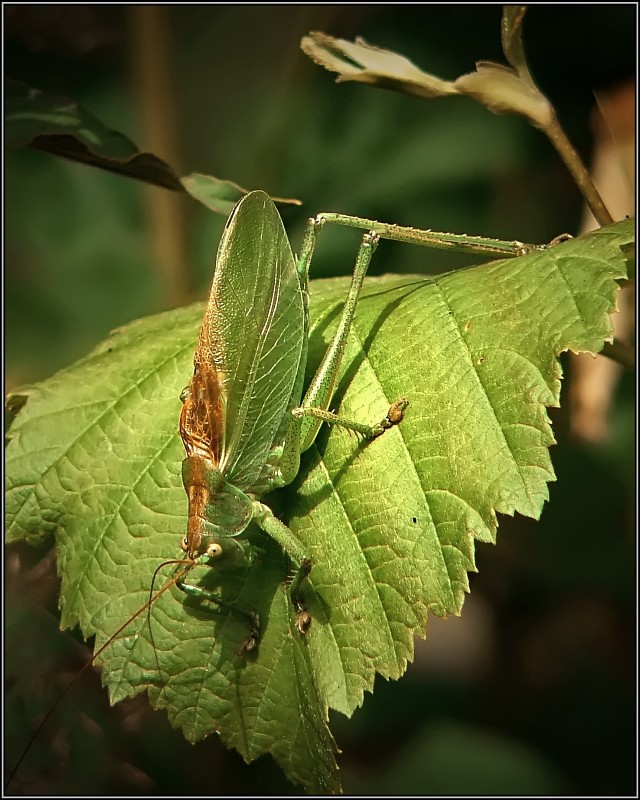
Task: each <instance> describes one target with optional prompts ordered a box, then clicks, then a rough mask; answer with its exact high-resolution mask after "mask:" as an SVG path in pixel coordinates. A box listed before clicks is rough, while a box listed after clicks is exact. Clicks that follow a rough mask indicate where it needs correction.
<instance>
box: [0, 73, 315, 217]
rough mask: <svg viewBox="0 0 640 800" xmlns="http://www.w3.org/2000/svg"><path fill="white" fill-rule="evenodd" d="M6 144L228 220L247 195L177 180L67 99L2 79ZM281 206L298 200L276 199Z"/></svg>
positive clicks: (225, 185) (200, 178)
mask: <svg viewBox="0 0 640 800" xmlns="http://www.w3.org/2000/svg"><path fill="white" fill-rule="evenodd" d="M4 130H5V142H6V143H7V144H8V145H10V146H11V147H31V148H34V149H36V150H44V151H46V152H48V153H52V154H53V155H57V156H61V157H62V158H68V159H70V160H71V161H79V162H80V163H82V164H88V165H89V166H92V167H98V168H99V169H104V170H107V171H108V172H115V173H117V174H118V175H123V176H124V177H126V178H134V179H135V180H139V181H144V182H145V183H150V184H152V185H154V186H161V187H162V188H164V189H171V190H172V191H174V192H187V193H188V194H190V195H191V196H192V197H194V198H195V199H196V200H199V201H200V202H201V203H203V204H204V205H205V206H207V208H209V209H211V210H212V211H215V212H216V213H218V214H224V216H228V215H229V214H230V213H231V209H232V208H233V206H234V205H235V203H236V202H237V201H238V200H239V199H240V198H241V197H242V196H243V195H245V194H247V192H248V191H249V190H248V189H243V188H242V186H238V184H237V183H233V181H226V180H222V179H221V178H216V177H214V176H213V175H203V174H198V173H194V174H193V175H187V176H186V177H184V178H180V177H179V176H178V175H177V173H176V172H175V170H174V169H173V168H172V167H171V166H169V164H167V163H166V162H165V161H163V160H162V159H161V158H158V156H156V155H154V154H153V153H145V152H141V151H140V150H138V148H137V147H136V145H135V144H134V143H133V142H132V141H131V140H130V139H129V138H127V137H126V136H125V135H124V134H122V133H120V132H118V131H114V130H111V129H110V128H108V127H106V126H105V125H103V123H102V122H101V121H100V120H99V119H97V118H96V117H94V116H93V114H91V113H90V112H89V111H87V110H86V109H85V108H83V107H82V106H80V105H78V104H77V103H75V102H74V101H72V100H69V99H68V98H66V97H61V96H58V95H54V94H51V93H49V92H43V91H40V89H34V88H32V87H30V86H26V85H25V84H24V83H20V82H19V81H14V80H10V79H6V80H5V128H4ZM274 202H276V203H278V204H280V205H291V204H293V205H300V201H299V200H293V199H283V198H274Z"/></svg>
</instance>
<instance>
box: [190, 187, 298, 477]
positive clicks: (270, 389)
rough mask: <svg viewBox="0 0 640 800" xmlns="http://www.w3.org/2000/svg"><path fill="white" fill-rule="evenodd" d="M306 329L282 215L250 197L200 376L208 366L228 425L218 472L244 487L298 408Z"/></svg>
mask: <svg viewBox="0 0 640 800" xmlns="http://www.w3.org/2000/svg"><path fill="white" fill-rule="evenodd" d="M304 324H305V322H304V306H303V294H302V287H301V286H300V280H299V278H298V274H297V270H296V264H295V261H294V258H293V254H292V252H291V246H290V245H289V240H288V238H287V234H286V232H285V229H284V226H283V224H282V220H281V219H280V215H279V213H278V211H277V209H276V207H275V205H274V204H273V201H272V200H271V198H270V197H269V196H268V195H267V194H265V193H264V192H259V191H257V192H251V193H250V194H248V195H246V196H245V197H244V198H243V199H242V200H241V201H240V202H239V203H238V204H237V205H236V207H235V209H234V211H233V212H232V214H231V216H230V218H229V220H228V222H227V225H226V228H225V230H224V233H223V235H222V239H221V241H220V247H219V249H218V256H217V259H216V268H215V273H214V277H213V283H212V286H211V293H210V296H209V302H208V305H207V309H206V312H205V316H204V320H203V323H202V328H201V330H200V337H199V340H198V347H197V350H196V358H195V363H196V372H197V371H198V364H201V365H203V367H202V368H203V370H208V371H209V373H210V374H212V375H215V380H211V381H209V382H208V384H207V385H210V386H211V387H212V392H213V394H215V396H212V397H211V398H210V401H211V408H214V409H219V410H220V413H221V419H222V429H221V447H220V448H219V452H220V459H219V465H220V466H219V468H220V470H221V472H222V473H223V474H224V475H225V476H226V477H227V479H228V480H229V481H231V482H232V483H233V485H234V486H236V487H238V488H240V489H243V488H244V489H249V488H251V486H252V485H253V484H254V483H255V482H256V480H257V478H258V477H259V475H260V473H261V470H262V467H263V466H264V464H265V462H266V460H267V457H268V455H269V451H270V449H271V446H272V445H273V443H274V439H275V438H276V435H277V433H278V431H279V430H280V429H281V424H282V421H283V418H284V416H285V415H286V414H287V412H288V410H289V409H290V407H291V404H292V402H293V398H292V393H293V388H294V384H295V381H296V377H297V375H298V368H299V365H300V359H301V356H302V353H303V349H304V347H303V346H304ZM214 390H215V391H214ZM217 416H218V414H217V412H216V417H217Z"/></svg>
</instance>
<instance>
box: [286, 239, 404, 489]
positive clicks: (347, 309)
mask: <svg viewBox="0 0 640 800" xmlns="http://www.w3.org/2000/svg"><path fill="white" fill-rule="evenodd" d="M378 240H379V236H378V234H377V233H375V232H369V233H365V235H364V236H363V237H362V241H361V243H360V248H359V250H358V255H357V257H356V263H355V266H354V269H353V276H352V278H351V286H350V287H349V292H348V294H347V298H346V300H345V303H344V306H343V309H342V315H341V317H340V321H339V323H338V328H337V330H336V332H335V334H334V336H333V339H332V340H331V343H330V344H329V346H328V347H327V349H326V351H325V354H324V357H323V359H322V362H321V364H320V366H319V367H318V370H317V371H316V374H315V375H314V377H313V378H312V380H311V383H310V385H309V388H308V389H307V392H306V394H305V396H304V398H303V400H302V403H301V404H300V406H299V407H298V408H294V409H292V411H291V414H292V420H291V423H290V425H289V429H288V431H287V436H286V438H285V443H284V448H283V453H282V457H281V459H280V465H279V466H280V470H281V473H282V478H283V481H284V483H290V482H291V481H292V480H293V479H294V478H295V476H296V475H297V474H298V470H299V467H300V455H301V453H304V451H305V450H307V449H308V448H309V447H310V446H311V445H312V444H313V442H314V441H315V438H316V436H317V435H318V431H319V430H320V427H321V425H322V423H323V422H328V423H329V424H332V425H338V426H340V427H343V428H347V429H348V430H352V431H355V432H357V433H359V434H361V435H362V436H365V437H366V438H374V437H375V436H379V435H380V434H381V433H383V432H384V431H385V430H387V429H388V428H391V427H392V426H393V425H396V424H398V422H400V421H401V419H402V416H403V414H404V410H405V409H406V407H407V406H408V404H409V401H408V400H407V399H406V398H404V397H403V398H400V399H399V400H397V401H396V402H394V403H392V405H391V406H390V408H389V410H388V412H387V414H386V416H385V417H384V419H382V420H381V421H380V422H377V423H375V424H373V425H372V424H367V423H363V422H360V421H357V420H350V419H347V418H346V417H343V416H342V415H340V414H335V413H333V412H331V411H329V405H330V403H331V400H332V398H333V394H334V391H335V387H336V383H337V380H338V375H339V373H340V366H341V364H342V357H343V355H344V351H345V347H346V344H347V338H348V335H349V331H350V329H351V325H352V323H353V318H354V316H355V312H356V306H357V304H358V298H359V296H360V291H361V289H362V284H363V282H364V278H365V275H366V273H367V269H368V267H369V263H370V262H371V258H372V256H373V253H374V251H375V249H376V246H377V244H378ZM312 250H313V248H312V247H310V248H308V252H309V257H310V253H311V252H312Z"/></svg>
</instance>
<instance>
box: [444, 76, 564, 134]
mask: <svg viewBox="0 0 640 800" xmlns="http://www.w3.org/2000/svg"><path fill="white" fill-rule="evenodd" d="M455 86H456V88H457V89H458V91H459V92H460V93H461V94H466V95H468V96H469V97H472V98H473V99H474V100H477V101H478V102H479V103H482V105H483V106H486V107H487V108H488V109H489V110H490V111H493V113H494V114H505V113H511V114H521V115H522V116H523V117H526V118H527V119H529V120H530V121H531V122H532V123H533V124H534V125H535V126H536V127H538V128H544V127H545V126H546V125H548V124H549V122H550V121H551V119H552V118H553V108H552V106H551V104H550V103H549V101H548V100H547V99H546V97H544V95H542V94H541V93H540V92H539V91H538V90H537V89H536V87H535V86H533V85H532V84H531V83H529V82H525V81H524V80H522V78H521V77H520V76H519V75H518V74H516V73H515V72H514V71H513V70H511V69H509V67H504V66H502V64H494V63H492V62H490V61H479V62H478V63H477V64H476V72H470V73H468V74H467V75H461V76H460V77H459V78H458V79H457V80H456V82H455Z"/></svg>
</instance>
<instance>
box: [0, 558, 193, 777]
mask: <svg viewBox="0 0 640 800" xmlns="http://www.w3.org/2000/svg"><path fill="white" fill-rule="evenodd" d="M168 564H189V566H188V567H187V568H185V569H183V570H182V571H181V572H178V573H177V574H176V575H174V576H173V578H170V579H169V580H168V581H167V582H166V583H165V585H164V586H162V587H161V588H160V589H158V591H157V592H156V593H155V594H154V595H152V596H151V597H149V599H148V600H147V602H146V603H145V604H144V605H142V606H140V608H139V609H138V610H137V611H136V612H135V614H132V615H131V616H130V617H129V619H127V620H126V621H125V622H123V623H122V625H121V626H120V627H119V628H118V630H117V631H115V633H112V634H111V636H110V637H109V638H108V639H107V641H106V642H105V643H104V644H103V645H102V646H101V647H99V648H98V649H97V650H96V652H95V653H94V654H93V657H92V658H91V660H90V661H87V663H86V664H85V665H84V666H83V667H82V669H80V670H79V671H78V672H76V674H75V675H74V676H73V678H71V680H70V681H69V683H68V684H67V685H66V686H65V687H64V689H63V690H62V691H61V692H60V694H59V695H58V697H57V698H56V701H55V703H54V704H53V705H52V706H51V708H50V709H49V710H48V711H47V713H46V714H45V716H44V719H43V720H42V722H41V723H40V724H39V725H38V727H37V728H36V729H35V731H34V732H33V734H32V735H31V738H30V739H29V741H28V742H27V745H26V747H25V748H24V750H23V751H22V754H21V755H20V758H19V759H18V761H17V763H16V765H15V766H14V768H13V769H12V770H11V772H10V774H9V777H8V778H7V780H6V782H5V784H4V788H5V790H6V789H7V788H8V786H9V784H10V783H11V781H12V780H13V777H14V775H15V774H16V772H17V771H18V769H19V768H20V765H21V764H22V762H23V761H24V759H25V756H26V755H27V753H28V752H29V750H30V749H31V746H32V745H33V743H34V742H35V740H36V739H37V737H38V734H39V733H40V731H41V730H42V729H43V728H44V726H45V725H46V724H47V722H48V720H49V718H50V717H51V715H52V714H53V712H54V711H55V710H56V708H57V707H58V706H59V704H60V701H61V700H62V698H63V697H64V696H65V695H66V694H67V692H68V691H69V689H70V688H71V687H72V686H73V684H74V683H75V682H76V681H77V680H78V678H79V677H80V676H81V675H83V674H84V672H85V670H87V669H88V668H89V667H91V666H93V664H94V662H95V660H96V658H98V656H100V655H101V654H102V653H103V652H104V651H105V650H106V649H107V647H109V645H110V644H113V642H114V640H115V639H117V637H118V636H119V635H120V634H121V633H122V631H124V630H125V629H126V628H128V627H129V625H130V624H131V623H132V622H133V621H134V619H136V618H137V617H139V616H140V614H142V612H143V611H146V610H147V609H148V608H151V606H152V604H153V603H155V602H156V600H157V599H158V598H159V597H161V596H162V595H163V594H164V593H165V592H166V591H167V590H168V589H170V588H171V587H172V586H174V585H175V583H176V582H177V581H179V580H180V579H181V578H184V576H185V575H187V574H188V573H189V572H190V571H191V569H192V568H193V565H192V563H191V561H188V560H186V559H172V560H171V561H165V562H163V563H162V564H160V566H159V567H158V570H159V569H160V568H161V567H166V566H167V565H168ZM158 570H156V572H155V573H154V578H155V575H156V574H157V572H158ZM156 658H157V656H156Z"/></svg>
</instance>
